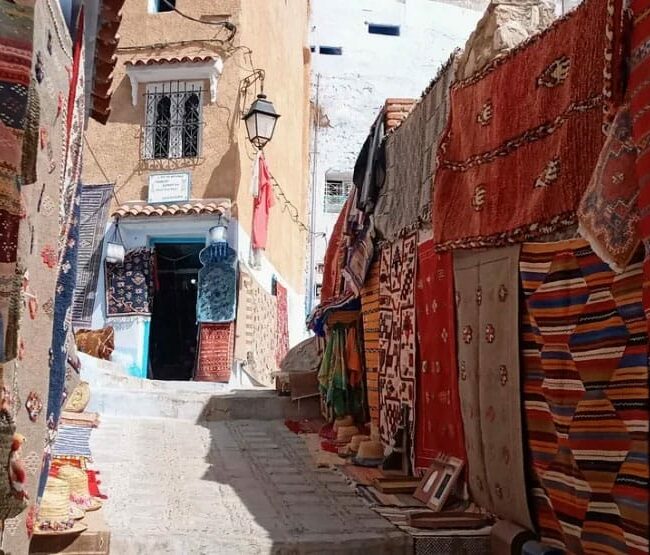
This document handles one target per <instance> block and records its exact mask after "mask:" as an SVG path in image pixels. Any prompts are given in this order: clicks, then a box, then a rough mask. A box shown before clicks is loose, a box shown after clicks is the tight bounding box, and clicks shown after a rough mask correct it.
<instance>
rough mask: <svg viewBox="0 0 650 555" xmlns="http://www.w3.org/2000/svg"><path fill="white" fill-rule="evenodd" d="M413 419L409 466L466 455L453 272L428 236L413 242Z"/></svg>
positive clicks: (446, 255) (448, 258) (448, 257)
mask: <svg viewBox="0 0 650 555" xmlns="http://www.w3.org/2000/svg"><path fill="white" fill-rule="evenodd" d="M417 264H418V266H417V276H418V278H417V285H416V288H415V309H416V314H415V315H416V324H417V326H416V327H417V350H418V366H417V368H418V372H417V402H416V413H417V420H416V424H415V466H416V468H422V469H427V468H429V466H430V465H431V463H432V462H433V460H434V458H436V456H437V455H439V453H441V452H442V453H444V454H445V455H451V456H453V457H457V458H459V459H461V460H463V461H466V460H467V456H466V454H465V444H464V440H463V421H462V418H461V413H460V398H459V394H458V368H457V367H458V363H457V359H456V318H455V307H454V274H453V263H452V255H451V253H440V254H436V252H435V251H434V245H433V241H426V242H424V243H421V244H420V245H418V260H417Z"/></svg>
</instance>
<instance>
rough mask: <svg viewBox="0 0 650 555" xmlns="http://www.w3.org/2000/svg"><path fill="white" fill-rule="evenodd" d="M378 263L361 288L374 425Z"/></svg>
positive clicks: (376, 386)
mask: <svg viewBox="0 0 650 555" xmlns="http://www.w3.org/2000/svg"><path fill="white" fill-rule="evenodd" d="M379 265H380V261H379V260H376V261H375V262H373V263H372V265H371V266H370V270H369V271H368V277H367V279H366V282H365V284H364V285H363V288H362V289H361V315H362V317H363V354H364V359H365V366H366V390H367V392H368V409H369V410H370V420H371V422H372V423H373V424H375V425H376V426H379Z"/></svg>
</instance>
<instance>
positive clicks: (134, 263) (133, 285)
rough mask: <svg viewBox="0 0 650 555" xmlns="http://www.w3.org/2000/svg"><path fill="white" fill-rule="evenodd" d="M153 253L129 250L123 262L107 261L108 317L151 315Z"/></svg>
mask: <svg viewBox="0 0 650 555" xmlns="http://www.w3.org/2000/svg"><path fill="white" fill-rule="evenodd" d="M152 265H153V252H152V250H151V249H149V248H146V247H142V248H138V249H133V250H130V251H128V252H127V253H126V254H125V255H124V262H123V263H122V264H115V263H112V262H106V311H107V316H108V317H109V318H110V317H111V316H136V315H137V316H150V315H151V309H152V302H153V268H152Z"/></svg>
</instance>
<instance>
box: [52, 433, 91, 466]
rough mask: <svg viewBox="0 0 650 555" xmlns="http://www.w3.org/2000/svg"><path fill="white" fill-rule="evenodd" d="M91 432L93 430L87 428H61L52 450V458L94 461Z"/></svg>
mask: <svg viewBox="0 0 650 555" xmlns="http://www.w3.org/2000/svg"><path fill="white" fill-rule="evenodd" d="M91 432H92V428H88V427H86V426H69V425H68V426H64V425H61V426H59V433H58V435H57V436H56V441H55V442H54V447H53V448H52V456H53V457H85V458H87V459H92V453H91V451H90V434H91Z"/></svg>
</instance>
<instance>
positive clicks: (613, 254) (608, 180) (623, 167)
mask: <svg viewBox="0 0 650 555" xmlns="http://www.w3.org/2000/svg"><path fill="white" fill-rule="evenodd" d="M635 164H636V147H635V146H634V143H633V141H632V118H631V117H630V112H629V107H628V106H623V107H621V109H620V110H619V112H618V113H617V115H616V118H615V119H614V123H613V124H612V126H611V128H610V130H609V135H608V137H607V140H606V141H605V146H604V147H603V150H602V152H601V153H600V157H599V159H598V164H597V165H596V169H595V170H594V173H593V175H592V176H591V182H590V183H589V187H588V188H587V191H586V192H585V196H584V197H582V201H581V202H580V206H579V207H578V221H579V223H580V224H579V230H580V234H581V235H582V236H583V237H584V238H585V239H587V240H588V241H589V243H590V245H591V248H592V249H593V250H594V251H595V252H596V253H597V254H598V256H600V258H601V259H602V260H603V261H605V262H607V264H609V265H610V267H611V268H612V269H613V270H614V271H617V272H622V271H623V270H624V269H625V267H626V266H627V263H628V262H629V261H630V259H631V258H632V256H633V255H634V253H635V251H636V250H637V247H638V246H639V232H638V229H637V227H638V224H639V210H638V206H637V197H638V196H639V182H638V180H637V176H636V165H635Z"/></svg>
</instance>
